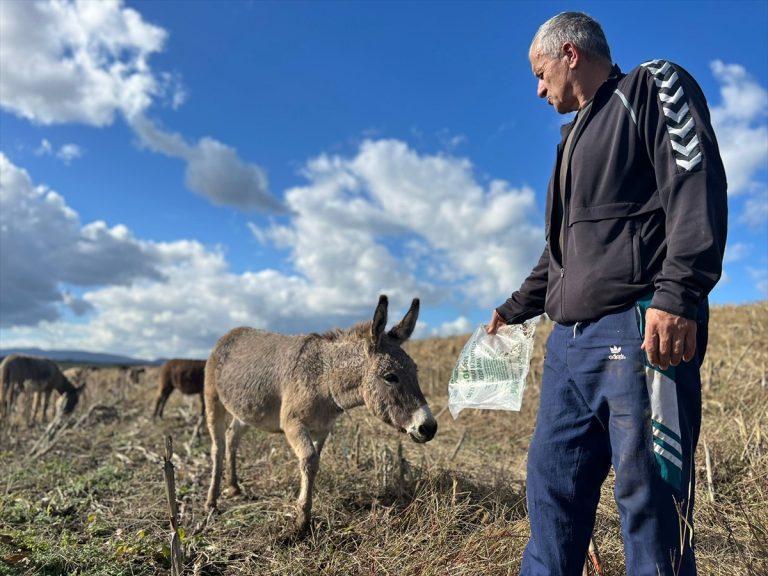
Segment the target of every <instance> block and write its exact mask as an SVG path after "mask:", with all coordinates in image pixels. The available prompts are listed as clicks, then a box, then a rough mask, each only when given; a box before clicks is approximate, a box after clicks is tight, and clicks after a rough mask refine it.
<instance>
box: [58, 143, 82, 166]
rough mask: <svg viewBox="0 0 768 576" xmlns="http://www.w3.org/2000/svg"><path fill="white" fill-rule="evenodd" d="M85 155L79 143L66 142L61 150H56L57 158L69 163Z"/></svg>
mask: <svg viewBox="0 0 768 576" xmlns="http://www.w3.org/2000/svg"><path fill="white" fill-rule="evenodd" d="M82 155H83V151H82V149H81V148H80V146H78V145H77V144H64V145H63V146H62V147H61V148H59V151H58V152H56V158H58V159H59V160H61V161H62V162H64V164H69V163H70V162H71V161H72V160H74V159H75V158H80V157H81V156H82Z"/></svg>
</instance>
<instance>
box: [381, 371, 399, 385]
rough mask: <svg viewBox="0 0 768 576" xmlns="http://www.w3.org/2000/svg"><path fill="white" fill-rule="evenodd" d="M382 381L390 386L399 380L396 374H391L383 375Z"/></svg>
mask: <svg viewBox="0 0 768 576" xmlns="http://www.w3.org/2000/svg"><path fill="white" fill-rule="evenodd" d="M384 380H386V381H387V382H389V383H390V384H397V383H398V382H400V378H398V377H397V374H392V373H390V374H385V375H384Z"/></svg>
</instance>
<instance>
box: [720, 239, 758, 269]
mask: <svg viewBox="0 0 768 576" xmlns="http://www.w3.org/2000/svg"><path fill="white" fill-rule="evenodd" d="M750 251H751V246H749V245H748V244H744V243H743V242H732V243H730V244H727V245H726V247H725V257H724V258H723V263H725V264H731V263H733V262H738V261H739V260H744V259H745V258H747V257H748V256H749V253H750Z"/></svg>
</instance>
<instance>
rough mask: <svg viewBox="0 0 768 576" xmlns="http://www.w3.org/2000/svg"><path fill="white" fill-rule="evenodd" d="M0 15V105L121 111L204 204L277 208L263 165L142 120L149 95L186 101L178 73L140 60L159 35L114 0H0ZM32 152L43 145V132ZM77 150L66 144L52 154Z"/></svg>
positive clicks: (103, 113)
mask: <svg viewBox="0 0 768 576" xmlns="http://www.w3.org/2000/svg"><path fill="white" fill-rule="evenodd" d="M1 6H2V12H1V13H0V14H1V15H2V17H0V36H2V38H3V49H2V50H0V70H2V71H3V72H2V74H0V106H2V107H3V108H5V109H7V110H9V111H10V112H13V113H15V114H17V115H19V116H21V117H23V118H26V119H28V120H31V121H32V122H36V123H40V124H59V123H83V124H90V125H94V126H109V125H111V124H112V123H113V122H114V121H115V118H116V116H122V117H123V118H125V120H126V121H127V122H128V124H129V125H130V126H131V127H132V128H133V129H134V130H135V131H136V133H137V135H138V136H139V138H140V140H141V143H142V144H143V145H144V146H146V147H148V148H149V149H151V150H153V151H155V152H161V153H163V154H166V155H168V156H172V157H175V158H180V159H182V160H184V161H186V163H187V167H186V172H185V179H186V184H187V187H188V188H189V189H190V190H192V191H193V192H195V193H197V194H200V195H202V196H204V197H205V198H208V199H209V200H210V201H211V202H213V203H214V204H219V205H228V206H236V207H239V208H245V209H259V210H264V211H268V212H275V213H281V212H282V211H283V207H282V205H281V204H280V202H279V201H278V200H276V199H275V198H274V197H273V196H272V195H271V194H270V192H269V189H268V184H267V177H266V173H265V171H264V169H263V168H261V167H260V166H257V165H255V164H252V163H247V162H245V161H243V160H241V159H240V158H239V156H238V154H237V151H236V150H235V149H234V148H232V147H231V146H228V145H226V144H223V143H221V142H219V141H217V140H215V139H213V138H210V137H205V138H202V139H200V140H199V141H198V142H197V143H196V144H189V143H187V142H186V141H185V139H184V138H183V137H182V136H181V135H179V134H172V133H168V132H165V131H163V130H161V129H159V128H158V127H157V126H156V125H155V124H154V123H153V122H151V121H149V120H148V119H147V118H146V115H145V113H146V112H147V111H148V109H149V108H150V106H151V105H152V104H153V102H155V101H158V100H168V101H169V102H168V105H169V106H170V107H172V108H174V109H175V108H177V107H178V106H180V105H181V104H182V103H183V102H184V100H185V99H186V92H185V90H184V89H183V87H182V86H181V81H180V79H179V77H178V75H174V74H169V73H166V72H161V73H156V72H154V71H153V70H152V69H151V67H150V66H149V62H148V61H149V58H150V57H151V56H152V54H154V53H157V52H160V51H161V50H162V49H163V46H164V43H165V41H166V38H167V36H168V34H167V32H166V31H165V30H163V29H162V28H160V27H157V26H154V25H152V24H149V23H147V22H145V21H144V20H143V19H142V16H141V14H139V13H138V12H137V11H135V10H133V9H131V8H126V7H124V6H123V3H122V2H120V1H117V0H104V1H100V2H93V1H87V0H78V1H75V2H72V1H68V0H62V1H55V0H49V1H47V2H3V3H2V4H1ZM38 153H53V151H52V149H51V145H50V143H49V142H48V141H47V140H44V141H43V146H42V147H41V148H40V149H39V150H38ZM80 155H81V150H80V149H79V148H78V147H77V146H75V145H73V144H67V145H64V146H62V147H61V148H60V149H59V150H58V152H56V156H57V157H58V158H59V159H61V160H62V161H64V162H66V163H68V162H70V161H71V160H73V159H74V158H77V157H79V156H80Z"/></svg>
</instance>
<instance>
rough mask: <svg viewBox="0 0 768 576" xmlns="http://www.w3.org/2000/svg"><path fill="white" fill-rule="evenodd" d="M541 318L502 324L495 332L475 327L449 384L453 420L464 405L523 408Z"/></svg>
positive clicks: (449, 400)
mask: <svg viewBox="0 0 768 576" xmlns="http://www.w3.org/2000/svg"><path fill="white" fill-rule="evenodd" d="M538 320H539V317H538V316H537V317H536V318H532V319H531V320H528V321H527V322H525V323H524V324H511V325H507V326H501V327H499V329H498V330H497V331H496V334H494V335H491V334H488V333H487V332H486V331H485V326H480V327H478V328H477V330H475V332H474V334H472V337H471V338H470V339H469V340H468V341H467V343H466V344H465V345H464V348H463V349H462V351H461V354H459V359H458V361H457V362H456V367H455V368H454V369H453V373H452V374H451V380H450V382H449V383H448V409H449V410H450V412H451V416H453V417H454V419H455V418H456V417H457V416H458V415H459V412H461V411H462V410H464V408H484V409H487V410H520V405H521V404H522V401H523V390H524V389H525V381H526V378H527V377H528V369H529V368H530V364H531V352H532V350H533V336H534V332H535V330H536V324H537V323H538Z"/></svg>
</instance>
